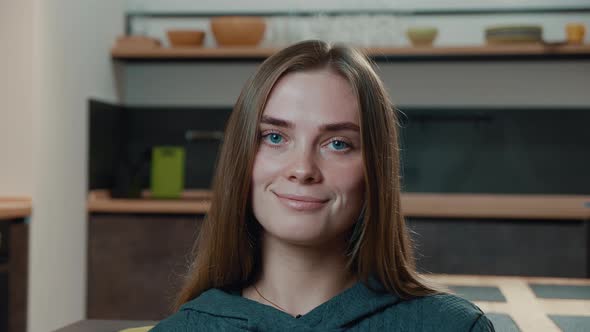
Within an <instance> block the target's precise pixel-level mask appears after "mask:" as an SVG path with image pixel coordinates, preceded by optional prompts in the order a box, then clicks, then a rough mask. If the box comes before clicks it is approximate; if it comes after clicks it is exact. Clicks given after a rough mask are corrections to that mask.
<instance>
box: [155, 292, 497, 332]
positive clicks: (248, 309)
mask: <svg viewBox="0 0 590 332" xmlns="http://www.w3.org/2000/svg"><path fill="white" fill-rule="evenodd" d="M371 285H372V284H371ZM151 331H153V332H162V331H171V332H174V331H177V332H180V331H183V332H184V331H187V332H188V331H285V332H286V331H293V332H295V331H297V332H303V331H309V332H311V331H437V332H444V331H473V332H477V331H494V327H493V325H492V323H491V322H490V321H489V320H488V318H487V317H486V316H485V315H484V314H483V312H482V311H481V310H480V309H479V308H478V307H476V306H475V305H474V304H472V303H471V302H469V301H467V300H464V299H462V298H460V297H457V296H455V295H449V294H442V295H433V296H427V297H421V298H416V299H412V300H402V299H400V298H399V297H397V296H395V295H392V294H390V293H386V292H382V291H375V290H372V289H370V288H368V287H367V286H365V285H364V284H363V283H362V282H358V283H356V284H355V285H354V286H352V287H351V288H349V289H347V290H345V291H344V292H342V293H340V294H338V295H336V296H335V297H333V298H332V299H330V300H329V301H327V302H325V303H323V304H321V305H319V306H318V307H316V308H315V309H313V310H312V311H310V312H308V313H307V314H305V315H303V316H301V317H299V318H295V317H292V316H291V315H289V314H287V313H285V312H283V311H280V310H278V309H275V308H274V307H271V306H267V305H264V304H261V303H258V302H256V301H252V300H249V299H246V298H244V297H242V296H240V294H239V292H237V293H231V292H230V293H228V292H225V291H223V290H220V289H216V288H214V289H210V290H208V291H206V292H204V293H202V294H201V295H200V296H199V297H197V298H196V299H194V300H192V301H190V302H187V303H186V304H184V305H183V306H182V307H181V308H180V310H179V311H178V312H177V313H176V314H174V315H172V316H170V317H168V318H166V319H165V320H163V321H161V322H160V323H159V324H158V325H156V326H155V327H154V328H153V329H152V330H151Z"/></svg>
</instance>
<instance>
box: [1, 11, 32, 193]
mask: <svg viewBox="0 0 590 332" xmlns="http://www.w3.org/2000/svg"><path fill="white" fill-rule="evenodd" d="M32 9H33V2H32V0H21V1H1V2H0V41H1V42H2V43H3V44H4V46H9V47H2V52H0V73H1V74H0V196H31V192H32V186H33V180H32V176H31V175H32V152H31V151H32V138H31V112H32V109H31V107H32V103H31V95H32V89H31V83H32V70H31V67H32V61H33V60H32V56H31V54H32V52H31V50H32V47H33V43H32V37H33V24H32V23H33V15H32Z"/></svg>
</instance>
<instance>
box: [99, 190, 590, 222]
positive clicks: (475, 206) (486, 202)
mask: <svg viewBox="0 0 590 332" xmlns="http://www.w3.org/2000/svg"><path fill="white" fill-rule="evenodd" d="M211 195H212V194H211V191H209V190H188V191H185V192H184V193H183V194H182V197H181V198H179V199H171V200H162V199H153V198H150V195H149V193H148V192H144V194H143V197H144V198H140V199H117V198H111V197H110V196H109V193H108V191H107V190H94V191H91V192H90V193H89V195H88V211H89V212H90V213H146V214H149V213H153V214H206V213H207V211H208V210H209V207H210V205H211ZM401 205H402V213H403V214H404V216H405V217H417V218H472V219H479V218H481V219H485V218H499V219H533V220H534V219H555V220H590V196H584V195H540V194H534V195H533V194H529V195H515V194H510V195H508V194H446V193H443V194H440V193H402V196H401Z"/></svg>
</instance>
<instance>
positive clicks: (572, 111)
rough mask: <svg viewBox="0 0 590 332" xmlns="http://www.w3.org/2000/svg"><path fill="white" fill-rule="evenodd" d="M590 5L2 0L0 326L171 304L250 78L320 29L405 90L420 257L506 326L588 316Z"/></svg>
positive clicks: (403, 117) (404, 132) (574, 321)
mask: <svg viewBox="0 0 590 332" xmlns="http://www.w3.org/2000/svg"><path fill="white" fill-rule="evenodd" d="M589 27H590V1H588V0H562V1H552V0H513V1H504V0H484V1H478V2H473V1H467V0H439V1H434V0H414V1H410V0H368V1H352V0H338V1H337V0H315V1H310V0H304V1H296V0H286V1H281V2H277V1H269V0H248V1H235V0H234V1H232V0H219V1H216V2H206V1H190V0H174V1H156V0H144V1H138V0H135V1H131V0H128V1H115V0H108V1H107V0H103V1H88V0H79V1H66V0H54V1H41V0H20V1H8V0H4V1H1V2H0V42H2V46H0V49H1V52H0V331H14V332H20V331H30V332H37V331H53V330H56V329H58V328H61V327H64V326H66V325H69V324H73V323H76V322H80V321H87V320H88V319H102V320H109V321H110V323H109V324H111V323H112V324H114V325H109V327H108V328H107V327H102V328H103V329H104V330H105V331H108V330H109V329H110V330H113V331H114V330H116V329H118V328H122V327H125V326H139V325H141V324H140V322H148V323H149V322H153V321H157V320H160V319H162V318H163V317H165V316H167V315H168V314H170V305H171V303H172V299H173V297H174V294H175V292H176V291H177V290H178V287H179V285H180V279H181V275H182V273H183V272H184V271H185V266H186V262H187V261H189V260H190V257H191V256H190V249H191V246H192V243H193V241H194V239H195V236H196V235H197V234H198V229H199V225H200V221H201V220H202V219H203V217H204V215H205V214H206V213H207V209H208V206H209V197H210V191H209V188H210V184H211V179H212V174H213V170H214V166H215V160H216V156H217V151H218V147H219V143H220V141H221V140H222V138H223V129H224V124H225V120H226V119H227V116H228V115H229V112H230V111H231V109H232V106H233V104H234V103H235V101H236V99H237V96H238V94H239V92H240V90H241V87H242V86H243V84H244V83H245V81H246V80H247V78H248V77H249V76H250V75H251V74H252V73H253V72H254V71H255V70H256V67H257V66H258V65H259V64H260V63H261V62H262V61H263V60H264V59H265V58H266V57H268V56H269V55H271V54H273V53H274V52H276V50H277V49H280V48H281V47H284V46H287V45H289V44H292V43H294V42H297V41H301V40H306V39H322V40H326V41H331V42H336V43H345V44H348V45H352V46H356V47H359V48H361V49H362V50H363V51H365V52H366V53H367V54H368V55H369V56H370V57H371V58H372V59H373V61H374V62H375V65H376V67H377V70H378V73H379V75H380V76H381V77H382V79H383V80H384V82H385V84H386V86H387V89H388V90H389V92H390V94H391V96H392V99H393V101H394V103H395V104H396V107H397V108H398V110H399V114H400V124H401V131H400V135H401V137H400V138H401V144H402V146H401V148H402V150H401V156H402V174H401V176H402V182H403V197H402V212H403V213H404V215H405V217H406V220H407V221H408V224H409V226H410V229H411V230H412V235H413V238H414V241H415V243H416V255H417V260H418V269H419V270H420V271H421V272H424V273H433V274H434V275H433V278H434V279H436V280H438V281H440V282H442V283H445V284H447V285H449V286H452V289H453V290H454V291H456V292H457V293H458V294H460V295H461V296H464V297H466V298H468V299H470V300H472V301H474V302H476V303H477V304H478V305H479V306H480V307H481V308H482V309H483V310H484V311H485V312H486V313H488V314H489V315H491V317H492V319H493V321H494V323H495V324H496V325H497V326H501V328H500V329H498V330H500V331H545V330H547V331H553V330H563V331H583V330H590V320H589V319H590V318H589V316H590V282H589V279H588V277H589V276H590V241H589V239H590V228H589V225H588V222H589V221H590V152H589V151H590V45H589V42H590V37H589V36H588V35H589V34H588V31H587V29H588V28H589ZM121 321H127V322H126V323H122V322H121ZM117 322H119V323H117ZM78 324H79V323H78ZM126 324H127V325H126ZM64 331H65V330H64Z"/></svg>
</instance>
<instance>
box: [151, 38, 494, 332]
mask: <svg viewBox="0 0 590 332" xmlns="http://www.w3.org/2000/svg"><path fill="white" fill-rule="evenodd" d="M397 127H398V123H397V119H396V113H395V109H394V107H393V106H392V104H391V102H390V100H389V97H388V95H387V92H386V90H385V87H384V86H383V83H382V82H381V80H380V79H379V77H378V76H377V75H376V73H375V71H374V69H373V67H372V65H371V63H370V62H369V61H368V60H367V58H366V57H365V56H364V55H362V54H361V53H360V52H358V51H356V50H354V49H352V48H347V47H342V46H336V47H334V46H331V45H329V44H327V43H324V42H320V41H307V42H301V43H298V44H295V45H293V46H290V47H288V48H286V49H283V50H282V51H280V52H278V53H277V54H275V55H273V56H271V57H270V58H268V59H267V60H266V61H265V62H264V63H263V64H262V65H261V66H260V67H259V69H258V71H257V72H256V73H255V75H254V76H253V77H252V78H251V80H250V81H249V82H248V83H247V84H246V86H245V87H244V89H243V91H242V93H241V95H240V97H239V99H238V101H237V103H236V105H235V108H234V110H233V113H232V115H231V117H230V119H229V120H228V124H227V127H226V132H225V138H224V142H223V146H222V149H221V154H220V159H219V164H218V169H217V174H216V176H215V180H214V185H213V192H214V194H213V201H212V205H211V209H210V211H209V214H208V215H207V218H206V220H205V221H204V223H203V225H202V228H201V231H200V235H199V240H198V241H197V244H196V247H195V249H196V252H195V254H196V258H195V261H194V262H193V264H192V266H191V269H190V273H189V274H188V278H187V280H186V284H185V285H184V288H183V290H182V291H181V292H180V294H179V297H178V302H177V307H176V309H177V310H178V312H177V313H176V314H174V315H172V316H171V317H169V318H167V319H165V320H163V321H162V322H160V323H159V324H158V325H157V326H156V327H155V328H154V329H153V331H340V330H353V331H354V330H358V331H373V330H384V331H493V326H492V324H491V323H490V321H489V320H488V319H487V318H486V316H485V315H484V314H483V313H482V312H481V310H479V308H477V307H476V306H474V305H473V304H471V303H470V302H468V301H466V300H463V299H461V298H459V297H456V296H454V295H450V294H446V293H444V292H443V291H439V290H437V289H436V288H434V287H433V286H429V285H428V283H427V282H426V281H425V280H423V279H422V278H421V277H420V276H419V275H418V274H417V273H416V271H415V267H414V259H413V255H412V250H411V243H410V239H409V237H408V233H407V230H406V227H405V224H404V219H403V217H402V215H401V212H400V176H399V167H400V166H399V153H398V135H397Z"/></svg>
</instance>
